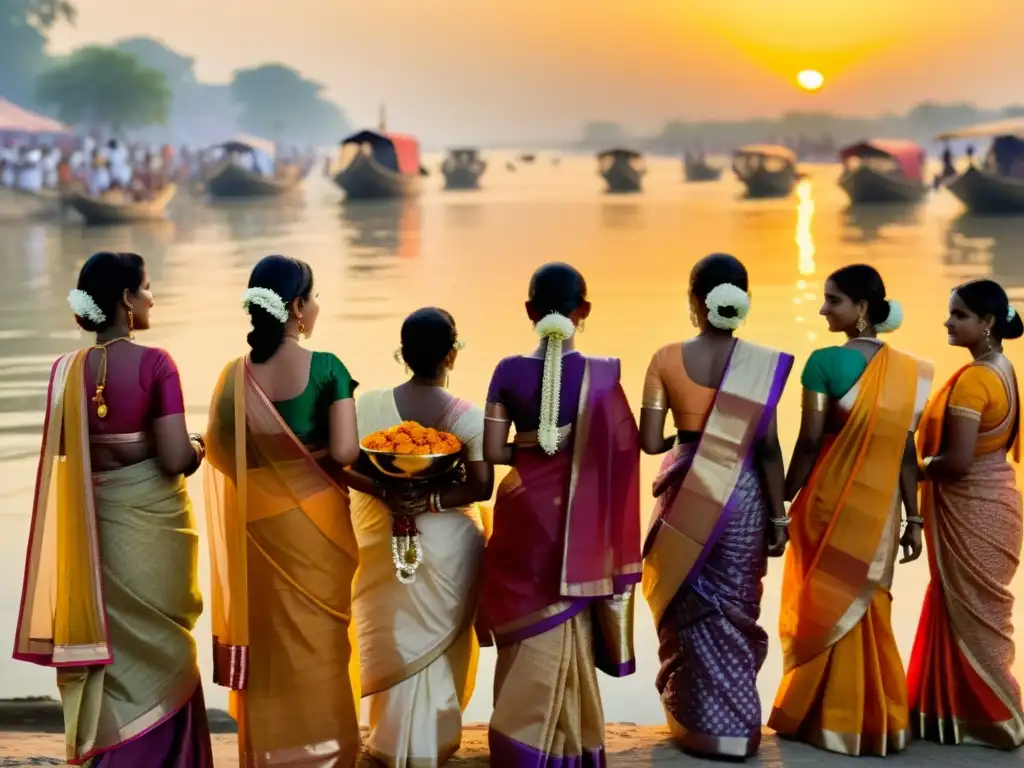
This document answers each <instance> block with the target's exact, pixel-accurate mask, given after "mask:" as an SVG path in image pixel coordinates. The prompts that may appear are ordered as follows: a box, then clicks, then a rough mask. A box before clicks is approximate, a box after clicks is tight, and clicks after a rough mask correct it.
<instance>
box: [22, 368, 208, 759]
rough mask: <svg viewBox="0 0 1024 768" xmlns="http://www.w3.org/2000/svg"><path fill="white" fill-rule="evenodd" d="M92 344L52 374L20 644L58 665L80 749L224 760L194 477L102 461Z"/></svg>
mask: <svg viewBox="0 0 1024 768" xmlns="http://www.w3.org/2000/svg"><path fill="white" fill-rule="evenodd" d="M88 353H89V350H81V351H79V352H72V353H70V354H67V355H64V356H63V357H61V358H60V359H59V360H58V361H57V363H56V364H55V365H54V368H53V372H52V374H51V378H50V386H49V392H48V397H47V408H46V420H45V426H44V428H43V444H42V450H41V452H40V460H39V468H38V473H37V477H36V492H35V500H34V507H33V513H32V527H31V532H30V535H29V548H28V557H27V560H26V567H25V581H24V587H23V592H22V599H21V607H20V613H19V617H18V626H17V632H16V641H15V653H14V655H15V658H17V659H19V660H22V661H29V662H32V663H35V664H40V665H43V666H50V667H55V668H57V670H58V672H57V680H58V686H59V688H60V692H61V699H62V704H63V709H64V721H65V738H66V759H67V761H68V762H69V763H71V764H74V765H78V764H82V763H85V762H86V761H88V760H89V759H90V758H93V757H95V756H97V755H102V754H104V753H108V752H113V751H114V750H117V758H118V759H119V760H120V759H122V756H124V758H125V762H126V763H131V762H134V763H135V764H137V765H139V766H144V765H146V764H154V763H156V762H160V764H163V762H164V761H165V760H173V761H174V764H175V765H182V766H186V765H188V766H191V765H211V764H212V757H211V755H210V742H209V732H208V731H207V726H206V713H205V709H203V706H202V689H201V685H200V680H199V667H198V664H197V654H196V644H195V639H194V638H193V637H192V629H193V627H194V626H195V622H196V619H198V617H199V615H200V613H201V612H202V606H203V604H202V597H201V596H200V594H199V588H198V583H197V582H198V580H197V573H196V569H197V560H198V548H199V538H198V534H197V533H196V529H195V520H194V517H193V512H192V505H191V502H190V501H189V498H188V492H187V490H186V488H185V480H184V478H183V477H182V476H180V475H179V476H177V477H168V476H167V475H165V474H163V472H162V471H161V470H160V468H159V467H158V466H157V463H156V460H155V459H150V460H147V461H143V462H140V463H138V464H134V465H132V466H128V467H124V468H121V469H116V470H110V471H104V472H95V473H94V472H93V471H92V468H91V462H90V448H89V446H90V440H89V426H88V409H87V395H86V391H85V366H86V360H87V357H88ZM179 714H180V715H181V716H182V720H181V722H180V723H179V722H177V717H178V715H179ZM172 719H175V720H176V724H175V728H178V727H179V726H180V730H179V732H178V733H177V734H176V735H175V736H174V738H173V739H170V738H168V737H169V734H168V733H167V732H165V730H164V729H162V728H161V726H163V725H164V724H165V723H168V722H169V721H171V720H172ZM172 730H173V729H172ZM175 741H176V742H177V743H174V742H175ZM129 754H130V756H131V759H128V755H129Z"/></svg>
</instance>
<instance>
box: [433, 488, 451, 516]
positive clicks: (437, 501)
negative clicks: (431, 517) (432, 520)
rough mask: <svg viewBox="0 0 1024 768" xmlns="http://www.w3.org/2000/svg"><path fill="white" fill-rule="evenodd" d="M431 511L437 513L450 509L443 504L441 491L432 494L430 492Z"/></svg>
mask: <svg viewBox="0 0 1024 768" xmlns="http://www.w3.org/2000/svg"><path fill="white" fill-rule="evenodd" d="M430 511H431V512H433V513H435V514H437V513H439V512H447V511H448V510H447V509H445V508H444V506H442V504H441V492H440V491H434V492H433V493H432V494H430Z"/></svg>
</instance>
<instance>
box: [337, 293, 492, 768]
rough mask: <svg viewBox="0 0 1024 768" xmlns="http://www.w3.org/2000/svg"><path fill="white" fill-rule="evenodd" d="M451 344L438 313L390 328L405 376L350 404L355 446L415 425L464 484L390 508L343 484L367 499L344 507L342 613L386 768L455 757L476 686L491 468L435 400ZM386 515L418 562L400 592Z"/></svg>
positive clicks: (374, 746)
mask: <svg viewBox="0 0 1024 768" xmlns="http://www.w3.org/2000/svg"><path fill="white" fill-rule="evenodd" d="M461 347H462V343H461V342H460V341H459V338H458V333H457V331H456V328H455V321H454V320H453V319H452V316H451V315H450V314H448V313H447V312H445V311H444V310H440V309H435V308H427V309H420V310H417V311H416V312H413V313H412V314H411V315H409V317H408V318H406V320H405V322H404V323H403V324H402V347H401V350H400V352H399V355H400V357H401V359H402V361H404V363H405V365H406V367H407V368H408V370H409V371H411V373H412V377H411V378H410V379H409V380H408V381H407V382H405V383H404V384H401V385H399V386H397V387H392V388H387V389H378V390H374V391H372V392H367V393H366V394H364V395H362V396H361V397H360V398H359V402H358V403H357V405H356V414H357V418H358V422H359V433H360V438H365V437H366V436H368V435H370V434H371V433H373V432H376V431H378V430H382V429H387V428H388V427H392V426H395V425H397V424H400V423H401V422H403V421H416V422H418V423H419V424H421V425H423V426H425V427H428V428H433V429H436V430H439V431H443V432H450V433H452V434H454V435H455V436H456V437H458V438H459V440H460V441H461V442H462V448H463V458H464V462H465V463H464V467H465V480H464V481H459V482H445V484H444V485H441V486H431V485H427V484H422V485H420V486H419V488H420V489H421V490H419V491H418V492H417V491H416V490H414V489H409V490H408V492H401V497H402V498H401V500H400V501H396V500H395V499H393V498H392V497H391V494H389V493H388V491H392V490H394V491H399V489H397V488H394V487H393V486H387V485H381V484H380V483H378V484H377V485H376V490H375V488H374V485H373V483H372V481H371V482H370V485H369V487H367V486H366V485H365V484H363V483H360V482H359V481H358V480H357V479H355V478H354V479H353V480H352V487H353V488H354V489H356V490H364V491H367V493H357V494H356V495H355V497H354V498H353V502H352V517H353V521H354V523H355V526H356V535H357V537H358V539H359V561H360V566H359V573H358V574H357V576H356V583H355V587H354V594H353V611H354V616H355V626H356V631H357V635H358V638H359V663H360V673H361V676H362V689H363V696H365V697H367V698H368V699H369V709H370V733H369V736H368V737H367V740H366V747H367V751H368V752H369V753H370V754H371V755H372V756H373V757H374V758H375V759H376V760H377V761H379V762H381V763H383V764H384V765H387V766H390V768H406V766H408V767H409V768H420V766H424V767H425V766H437V765H441V764H442V763H444V762H445V761H447V760H448V758H450V757H451V756H452V755H453V754H455V752H456V751H458V749H459V746H460V745H461V743H462V711H463V709H465V707H466V705H467V704H468V703H469V699H470V697H471V696H472V694H473V686H474V682H475V678H476V660H477V655H478V652H479V645H478V643H477V639H476V634H475V632H474V630H473V621H474V618H475V615H476V605H477V589H478V587H479V573H480V563H481V560H482V557H483V550H484V535H483V527H482V523H481V520H480V516H479V514H478V513H477V512H476V510H475V507H474V503H475V502H478V501H485V500H487V499H489V498H490V497H491V491H492V490H493V488H494V470H493V468H492V467H491V466H490V465H489V464H487V463H486V462H485V461H484V460H483V430H484V412H483V410H481V409H480V408H478V407H476V406H474V405H472V404H471V403H469V402H467V401H466V400H462V399H460V398H458V397H453V396H452V395H450V394H448V393H447V392H446V391H445V387H446V386H447V382H448V372H449V371H451V370H452V368H453V367H454V365H455V358H456V356H457V354H458V350H459V349H461ZM364 472H365V473H366V474H369V473H368V471H365V470H364ZM442 482H444V481H442ZM364 483H365V480H364ZM382 488H383V489H387V490H385V491H384V492H383V493H381V490H380V489H382ZM381 497H383V499H382V498H381ZM393 514H395V515H415V521H416V527H417V529H418V531H419V545H420V547H421V548H422V552H423V560H422V563H421V564H420V566H419V568H418V569H417V570H416V572H415V577H414V580H413V581H412V582H411V583H402V581H400V580H399V579H398V577H397V575H396V572H395V565H394V560H393V557H392V551H391V537H392V515H393Z"/></svg>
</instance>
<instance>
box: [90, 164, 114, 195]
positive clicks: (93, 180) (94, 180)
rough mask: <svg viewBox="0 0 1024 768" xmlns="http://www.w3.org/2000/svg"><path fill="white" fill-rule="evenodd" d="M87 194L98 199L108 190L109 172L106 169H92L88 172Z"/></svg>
mask: <svg viewBox="0 0 1024 768" xmlns="http://www.w3.org/2000/svg"><path fill="white" fill-rule="evenodd" d="M88 181H89V194H90V195H92V196H93V197H99V196H100V195H102V194H103V193H104V192H106V191H107V190H108V189H110V172H109V171H108V170H107V169H106V168H102V167H101V168H93V169H91V170H90V172H89V180H88Z"/></svg>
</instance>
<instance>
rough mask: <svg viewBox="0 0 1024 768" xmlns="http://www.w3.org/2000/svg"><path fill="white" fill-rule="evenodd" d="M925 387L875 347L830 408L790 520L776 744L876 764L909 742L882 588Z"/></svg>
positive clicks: (925, 374) (909, 365) (904, 361)
mask: <svg viewBox="0 0 1024 768" xmlns="http://www.w3.org/2000/svg"><path fill="white" fill-rule="evenodd" d="M930 380H931V367H930V365H928V364H926V363H923V362H921V361H917V360H915V359H914V358H912V357H910V356H909V355H904V354H903V353H900V352H897V351H895V350H893V349H892V348H891V347H888V346H883V347H881V349H879V350H878V352H877V353H876V354H875V356H874V357H873V358H872V360H871V362H870V363H869V364H868V366H867V368H866V370H865V372H864V374H863V375H862V376H861V378H860V381H859V382H858V383H857V384H856V385H855V386H854V388H853V389H852V390H851V391H850V392H849V393H848V394H847V395H846V396H844V398H843V399H842V400H841V401H840V402H839V403H838V404H837V406H836V407H837V408H838V409H839V410H840V411H841V412H844V413H845V414H847V415H846V417H845V425H844V426H843V427H842V429H841V430H840V431H839V433H838V434H837V435H834V436H831V437H829V438H827V439H826V441H825V444H824V446H823V447H822V450H821V453H820V455H819V459H818V462H817V464H816V466H815V468H814V471H813V472H812V474H811V477H810V479H809V480H808V481H807V484H806V485H805V486H804V488H803V489H802V490H801V492H800V494H799V495H798V496H797V498H796V501H795V502H794V504H793V506H792V507H791V508H790V516H791V518H792V521H793V522H792V524H791V525H790V545H789V550H788V551H787V555H786V563H785V576H784V581H783V589H782V611H781V616H780V635H781V639H782V646H783V659H784V665H785V666H784V675H783V679H782V683H781V685H780V686H779V690H778V693H777V694H776V697H775V706H774V708H773V710H772V714H771V717H770V718H769V720H768V725H769V727H771V728H773V729H775V731H776V732H778V733H779V735H780V736H783V737H787V738H795V739H800V740H802V741H805V742H807V743H810V744H813V745H815V746H817V747H820V748H822V749H826V750H829V751H832V752H838V753H840V754H846V755H862V754H876V755H881V756H884V755H887V754H889V753H892V752H898V751H901V750H902V749H904V748H905V747H906V745H907V743H908V742H909V737H910V722H909V708H908V702H907V688H906V678H905V675H904V671H903V664H902V661H901V660H900V656H899V652H898V650H897V648H896V642H895V638H894V636H893V633H892V623H891V596H890V588H891V585H892V577H893V567H894V564H895V559H896V554H897V552H898V539H899V528H900V510H901V508H902V507H901V504H900V494H899V474H900V467H901V464H902V461H903V455H904V450H905V445H906V439H907V435H908V433H909V432H910V431H912V430H913V428H914V426H915V424H916V415H917V413H919V412H920V409H921V407H923V402H920V404H919V401H922V400H923V395H922V393H927V391H928V389H929V383H930Z"/></svg>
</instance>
